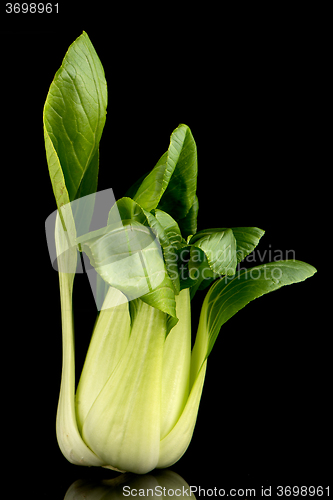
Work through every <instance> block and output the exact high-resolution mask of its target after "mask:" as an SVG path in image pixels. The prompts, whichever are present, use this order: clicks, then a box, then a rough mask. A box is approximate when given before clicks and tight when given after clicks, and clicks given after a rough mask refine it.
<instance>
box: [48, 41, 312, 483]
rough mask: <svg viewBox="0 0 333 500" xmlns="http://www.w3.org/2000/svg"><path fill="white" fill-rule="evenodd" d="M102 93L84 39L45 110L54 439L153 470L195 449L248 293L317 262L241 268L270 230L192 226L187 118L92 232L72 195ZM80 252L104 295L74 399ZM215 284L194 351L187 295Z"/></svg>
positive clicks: (74, 457) (93, 137)
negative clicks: (218, 355) (55, 292)
mask: <svg viewBox="0 0 333 500" xmlns="http://www.w3.org/2000/svg"><path fill="white" fill-rule="evenodd" d="M106 101H107V91H106V82H105V77H104V72H103V68H102V65H101V63H100V61H99V59H98V57H97V55H96V52H95V50H94V48H93V46H92V44H91V42H90V40H89V38H88V36H87V34H86V33H83V34H82V35H81V36H80V37H79V38H78V39H77V40H76V41H75V42H74V43H73V45H72V46H71V47H70V48H69V50H68V52H67V54H66V56H65V59H64V61H63V64H62V66H61V68H60V69H59V71H58V72H57V74H56V76H55V79H54V81H53V83H52V85H51V87H50V91H49V94H48V96H47V100H46V103H45V108H44V134H45V146H46V155H47V161H48V166H49V172H50V177H51V181H52V186H53V191H54V194H55V198H56V202H57V206H58V209H59V216H60V217H59V218H58V219H57V222H56V233H55V236H56V248H57V255H58V266H59V267H58V269H59V280H60V293H61V309H62V329H63V371H62V382H61V390H60V398H59V406H58V413H57V437H58V442H59V446H60V448H61V450H62V452H63V454H64V455H65V457H66V458H67V459H68V460H69V461H70V462H72V463H75V464H81V465H101V466H106V467H111V468H116V469H119V470H127V471H132V472H137V473H145V472H148V471H150V470H152V469H154V468H155V467H167V466H169V465H172V464H173V463H174V462H176V461H177V460H178V459H179V458H180V457H181V456H182V455H183V453H184V452H185V450H186V448H187V447H188V445H189V443H190V440H191V437H192V433H193V429H194V426H195V421H196V416H197V412H198V407H199V402H200V397H201V392H202V388H203V383H204V378H205V370H206V364H207V357H208V355H209V353H210V351H211V349H212V347H213V345H214V343H215V341H216V338H217V335H218V333H219V331H220V328H221V326H222V325H223V324H224V323H225V322H226V321H227V320H228V319H229V318H231V317H232V316H233V315H234V314H235V313H236V312H237V311H239V310H240V309H241V308H243V307H244V306H245V305H246V304H248V303H249V302H250V301H251V300H254V299H255V298H257V297H260V296H261V295H263V294H265V293H268V292H271V291H273V290H276V289H278V288H280V287H281V286H283V285H288V284H291V283H297V282H299V281H303V280H304V279H306V278H308V277H310V276H312V275H313V274H314V273H315V269H314V268H313V267H312V266H310V265H308V264H305V263H304V262H299V261H279V262H273V263H270V264H265V265H261V266H257V267H255V268H252V269H249V270H242V271H237V264H238V263H239V262H240V261H242V260H243V259H244V258H245V257H246V256H247V255H249V254H250V253H251V252H252V251H253V249H254V248H255V247H256V245H257V244H258V242H259V239H260V238H261V236H262V235H263V233H264V232H263V231H262V230H261V229H258V228H255V227H249V228H246V227H237V228H215V229H206V230H203V231H199V232H197V213H198V199H197V196H196V184H197V150H196V144H195V142H194V139H193V136H192V133H191V131H190V129H189V128H188V127H187V126H186V125H180V126H179V127H178V128H177V129H176V130H174V132H173V133H172V135H171V139H170V145H169V148H168V151H167V152H166V153H165V154H164V155H163V156H162V157H161V158H160V160H159V161H158V162H157V164H156V166H155V167H154V168H153V170H152V171H151V172H150V173H149V174H148V175H146V176H145V177H144V178H143V179H140V180H139V181H137V182H136V183H135V184H134V185H133V186H132V188H130V189H129V191H128V193H127V196H126V197H124V198H122V199H120V200H119V201H118V202H117V203H116V204H115V205H114V206H113V207H112V208H111V207H110V213H109V217H108V222H107V226H106V227H105V228H103V230H101V231H97V232H96V231H95V232H93V233H89V223H90V218H89V216H88V215H87V213H86V212H85V213H84V214H83V215H82V214H81V213H77V210H76V209H75V208H73V207H74V204H71V202H73V201H74V200H75V199H78V198H82V197H85V196H87V195H90V194H92V193H94V192H95V191H96V189H97V176H98V146H99V141H100V139H101V135H102V130H103V126H104V123H105V116H106ZM115 215H117V216H118V220H119V217H120V220H121V223H120V224H119V223H118V224H116V223H115V221H116V220H117V217H115ZM79 226H80V234H79V233H78V227H79ZM77 248H78V249H79V250H80V251H82V252H85V253H86V254H87V256H88V257H89V259H90V264H91V265H92V266H93V267H94V268H95V270H96V271H97V273H98V276H99V280H100V282H102V283H103V284H105V286H106V287H107V289H108V291H107V293H106V296H105V299H104V304H103V307H102V310H101V312H100V313H99V316H98V319H97V322H96V326H95V329H94V332H93V336H92V339H91V343H90V346H89V350H88V353H87V357H86V361H85V365H84V368H83V371H82V375H81V378H80V381H79V384H78V387H77V392H76V396H75V381H74V332H73V311H72V291H73V281H74V273H75V269H76V263H77V250H76V249H77ZM213 281H214V283H213V284H212V286H211V288H210V289H209V290H208V293H207V295H206V298H205V300H204V302H203V307H202V311H201V317H200V322H199V328H198V333H197V337H196V340H195V344H194V347H193V350H192V352H191V320H190V308H191V306H190V301H191V299H192V298H193V296H194V294H195V293H196V292H197V290H202V289H204V288H206V287H207V286H208V285H210V284H211V283H212V282H213ZM77 337H78V342H79V341H80V340H79V335H78V336H77Z"/></svg>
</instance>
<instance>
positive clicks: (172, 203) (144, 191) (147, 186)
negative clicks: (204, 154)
mask: <svg viewBox="0 0 333 500" xmlns="http://www.w3.org/2000/svg"><path fill="white" fill-rule="evenodd" d="M197 171H198V167H197V149H196V144H195V142H194V139H193V136H192V133H191V131H190V129H189V127H188V126H187V125H179V127H177V128H176V129H175V130H174V131H173V133H172V135H171V138H170V145H169V148H168V151H167V152H166V153H164V155H163V156H162V157H161V158H160V159H159V161H158V162H157V164H156V166H155V167H154V168H153V170H152V171H151V172H150V173H149V174H148V175H147V176H146V177H145V178H144V179H143V181H142V182H139V181H137V182H136V183H135V184H134V186H132V188H130V190H129V191H128V193H129V194H130V195H131V196H132V197H133V199H134V200H135V201H136V202H137V203H139V205H140V206H141V207H142V208H144V209H145V210H147V211H151V210H153V209H154V208H156V207H157V206H158V207H159V208H160V209H161V210H163V211H165V212H167V213H169V214H170V215H171V216H172V217H173V218H174V219H176V220H177V221H178V220H180V219H183V218H185V217H186V216H187V214H188V213H189V211H190V209H191V208H192V206H193V205H194V202H195V193H196V188H197ZM196 206H197V205H195V207H194V208H193V212H195V208H196ZM196 213H197V212H196ZM192 219H193V214H192ZM192 226H193V220H192Z"/></svg>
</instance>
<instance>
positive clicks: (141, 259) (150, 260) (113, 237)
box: [77, 200, 176, 317]
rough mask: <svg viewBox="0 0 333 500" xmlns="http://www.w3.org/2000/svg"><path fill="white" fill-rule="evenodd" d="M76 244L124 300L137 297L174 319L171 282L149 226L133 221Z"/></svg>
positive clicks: (113, 226)
mask: <svg viewBox="0 0 333 500" xmlns="http://www.w3.org/2000/svg"><path fill="white" fill-rule="evenodd" d="M131 201H132V200H131ZM133 203H134V202H133ZM77 242H78V243H80V246H81V249H82V250H83V251H84V252H85V253H86V254H87V255H88V257H89V260H90V264H91V265H92V266H93V267H94V269H95V270H96V271H97V273H98V274H99V275H100V276H101V277H102V278H103V280H104V281H105V282H106V283H108V284H109V285H111V286H113V287H114V288H117V289H118V290H120V291H121V292H123V293H124V294H125V295H126V297H127V298H128V300H133V299H136V298H140V299H141V300H143V301H144V302H146V303H148V304H149V305H151V306H153V307H156V308H157V309H161V310H162V311H163V312H165V313H167V314H170V315H171V316H173V317H176V310H175V305H176V304H175V290H174V287H173V283H172V281H171V279H170V277H169V275H168V273H167V269H166V266H165V263H164V259H163V255H162V252H161V248H160V246H159V243H158V241H157V240H156V235H155V234H154V233H153V232H152V231H151V229H150V228H149V227H146V226H144V225H143V224H141V223H139V222H137V221H135V220H134V219H133V220H131V221H128V223H127V224H125V225H122V224H115V225H109V226H107V227H105V228H103V229H100V230H98V231H94V232H91V233H88V234H87V235H84V236H82V237H81V238H78V239H77Z"/></svg>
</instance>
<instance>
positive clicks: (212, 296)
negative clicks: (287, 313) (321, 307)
mask: <svg viewBox="0 0 333 500" xmlns="http://www.w3.org/2000/svg"><path fill="white" fill-rule="evenodd" d="M315 272H316V269H315V268H314V267H312V266H310V265H309V264H306V263H305V262H301V261H292V260H290V261H289V260H287V261H282V260H281V261H278V262H270V263H269V264H264V265H261V266H257V267H253V268H251V269H247V270H241V271H239V272H238V273H237V274H236V275H235V276H234V277H232V278H228V277H225V278H222V279H220V280H218V281H216V282H215V283H214V284H213V285H212V286H211V288H210V289H209V290H208V292H207V295H206V297H205V300H204V303H203V305H202V310H201V316H200V322H199V328H198V334H197V339H196V343H195V344H196V345H195V347H194V350H193V356H194V357H195V359H196V361H195V367H196V368H195V370H194V372H196V371H199V369H200V367H201V365H202V363H203V362H204V360H205V359H206V358H207V357H208V355H209V353H210V352H211V350H212V348H213V346H214V343H215V341H216V339H217V336H218V334H219V332H220V329H221V327H222V325H223V324H224V323H226V321H228V320H229V319H230V318H231V317H232V316H233V315H234V314H236V313H237V312H238V311H239V310H240V309H242V308H243V307H245V306H246V304H248V303H249V302H251V301H252V300H254V299H256V298H257V297H261V296H262V295H264V294H266V293H269V292H272V291H274V290H277V289H278V288H281V287H282V286H284V285H290V284H292V283H298V282H300V281H304V280H305V279H306V278H309V277H310V276H312V275H313V274H314V273H315ZM194 376H195V373H194Z"/></svg>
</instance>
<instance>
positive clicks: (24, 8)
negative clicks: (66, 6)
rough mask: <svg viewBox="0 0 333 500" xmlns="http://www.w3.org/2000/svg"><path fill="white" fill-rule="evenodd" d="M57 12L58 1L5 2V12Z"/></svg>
mask: <svg viewBox="0 0 333 500" xmlns="http://www.w3.org/2000/svg"><path fill="white" fill-rule="evenodd" d="M52 12H54V13H56V14H58V12H59V4H58V3H54V4H53V3H46V4H44V3H21V4H20V3H6V14H21V13H22V14H44V13H45V14H52Z"/></svg>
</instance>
